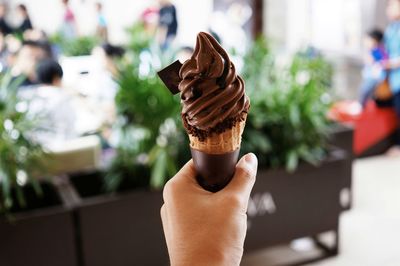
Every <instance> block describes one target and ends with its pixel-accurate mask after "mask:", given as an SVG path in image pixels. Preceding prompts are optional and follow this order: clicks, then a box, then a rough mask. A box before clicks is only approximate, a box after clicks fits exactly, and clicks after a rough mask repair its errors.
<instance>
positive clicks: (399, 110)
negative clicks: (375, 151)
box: [385, 0, 400, 156]
mask: <svg viewBox="0 0 400 266" xmlns="http://www.w3.org/2000/svg"><path fill="white" fill-rule="evenodd" d="M386 15H387V17H388V19H389V22H390V23H389V25H388V27H387V28H386V31H385V47H386V51H387V53H388V57H389V59H388V60H387V61H386V63H385V69H386V70H388V80H389V84H390V88H391V90H392V93H393V106H394V109H395V111H396V114H397V118H398V119H397V120H398V124H399V126H398V129H397V136H396V137H397V138H396V145H395V146H393V147H392V148H390V149H389V151H388V155H389V156H400V45H399V44H400V0H388V2H387V6H386Z"/></svg>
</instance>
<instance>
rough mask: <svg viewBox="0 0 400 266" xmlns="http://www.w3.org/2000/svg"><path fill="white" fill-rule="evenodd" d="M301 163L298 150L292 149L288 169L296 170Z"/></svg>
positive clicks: (288, 158)
mask: <svg viewBox="0 0 400 266" xmlns="http://www.w3.org/2000/svg"><path fill="white" fill-rule="evenodd" d="M298 164H299V157H298V155H297V153H296V152H294V151H290V152H289V154H288V156H287V164H286V169H287V171H288V172H291V173H292V172H294V171H295V170H296V168H297V165H298Z"/></svg>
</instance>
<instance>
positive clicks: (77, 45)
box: [50, 33, 99, 56]
mask: <svg viewBox="0 0 400 266" xmlns="http://www.w3.org/2000/svg"><path fill="white" fill-rule="evenodd" d="M50 42H51V43H52V44H54V45H57V46H58V47H59V48H60V49H61V52H62V53H63V54H64V55H66V56H81V55H90V54H91V52H92V50H93V48H94V47H95V46H96V45H97V44H99V40H98V38H96V37H94V36H81V37H77V38H74V39H68V38H65V37H64V36H62V34H59V33H57V34H55V35H53V36H52V37H51V38H50Z"/></svg>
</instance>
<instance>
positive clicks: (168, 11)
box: [158, 0, 178, 50]
mask: <svg viewBox="0 0 400 266" xmlns="http://www.w3.org/2000/svg"><path fill="white" fill-rule="evenodd" d="M159 4H160V10H159V22H158V26H159V31H158V33H159V41H160V44H161V49H162V50H166V49H167V48H168V47H169V46H170V44H171V43H172V41H173V40H174V39H175V37H176V33H177V31H178V19H177V16H176V8H175V6H174V5H173V4H172V3H171V2H170V1H169V0H159Z"/></svg>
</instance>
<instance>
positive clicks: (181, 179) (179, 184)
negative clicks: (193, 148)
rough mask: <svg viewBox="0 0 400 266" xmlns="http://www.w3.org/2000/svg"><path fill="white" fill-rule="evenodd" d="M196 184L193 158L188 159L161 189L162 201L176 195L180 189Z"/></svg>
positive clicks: (189, 187) (187, 188) (186, 188)
mask: <svg viewBox="0 0 400 266" xmlns="http://www.w3.org/2000/svg"><path fill="white" fill-rule="evenodd" d="M196 186H198V185H197V182H196V170H195V169H194V164H193V160H190V161H188V162H187V163H186V164H185V165H184V166H183V167H182V168H181V170H179V172H178V173H176V174H175V176H174V177H173V178H171V179H170V180H168V182H167V183H166V184H165V186H164V191H163V199H164V202H167V200H168V199H171V197H172V196H173V195H178V194H179V193H180V192H181V190H185V191H188V190H189V189H191V188H193V187H196Z"/></svg>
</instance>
